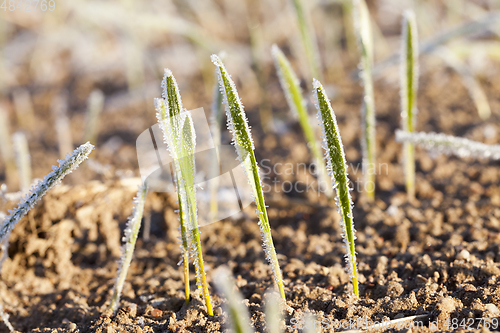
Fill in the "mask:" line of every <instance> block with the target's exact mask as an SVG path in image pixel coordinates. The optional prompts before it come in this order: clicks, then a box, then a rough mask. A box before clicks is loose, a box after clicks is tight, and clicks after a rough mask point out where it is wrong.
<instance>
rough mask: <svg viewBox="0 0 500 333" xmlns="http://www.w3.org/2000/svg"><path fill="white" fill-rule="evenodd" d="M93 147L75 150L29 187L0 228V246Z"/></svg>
mask: <svg viewBox="0 0 500 333" xmlns="http://www.w3.org/2000/svg"><path fill="white" fill-rule="evenodd" d="M93 149H94V146H93V145H91V144H90V143H89V142H87V143H84V144H83V145H81V146H80V147H78V148H76V149H75V150H74V151H73V152H72V153H71V154H67V155H66V158H65V159H64V160H62V161H59V167H52V171H51V172H50V173H49V174H48V175H46V176H45V177H44V178H43V180H41V181H39V182H38V183H37V184H35V185H33V186H32V187H31V190H30V192H29V193H28V194H27V195H26V196H25V197H24V198H23V199H22V200H21V201H20V202H19V204H18V206H17V208H16V209H14V210H12V211H9V213H10V215H9V216H7V217H6V218H5V219H4V221H3V223H2V225H1V226H0V244H1V243H2V242H3V241H4V238H5V237H6V236H7V235H9V234H10V232H11V231H12V229H14V226H15V225H16V224H17V222H19V221H20V220H21V218H22V217H23V216H24V215H26V214H27V213H28V212H29V211H30V209H31V208H33V206H34V205H35V203H36V202H37V201H38V200H40V199H41V198H42V197H43V196H44V195H45V194H46V193H47V192H48V191H49V190H50V189H51V188H52V187H54V186H55V185H57V184H59V183H60V182H61V180H62V179H63V178H64V177H65V176H66V175H67V174H69V173H71V172H73V170H75V169H76V168H77V167H78V166H79V165H80V164H81V163H82V162H83V161H85V160H86V159H87V157H88V156H89V154H90V153H91V152H92V150H93Z"/></svg>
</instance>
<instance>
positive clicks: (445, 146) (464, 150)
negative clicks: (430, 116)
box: [396, 130, 500, 160]
mask: <svg viewBox="0 0 500 333" xmlns="http://www.w3.org/2000/svg"><path fill="white" fill-rule="evenodd" d="M396 141H398V142H410V143H413V144H416V145H419V146H421V147H424V148H425V149H427V150H430V151H433V152H436V153H439V154H445V155H455V156H458V157H462V158H467V157H471V158H484V159H490V160H500V145H487V144H485V143H482V142H477V141H472V140H469V139H465V138H459V137H456V136H452V135H445V134H442V133H432V132H431V133H424V132H418V133H409V132H403V131H400V130H397V131H396Z"/></svg>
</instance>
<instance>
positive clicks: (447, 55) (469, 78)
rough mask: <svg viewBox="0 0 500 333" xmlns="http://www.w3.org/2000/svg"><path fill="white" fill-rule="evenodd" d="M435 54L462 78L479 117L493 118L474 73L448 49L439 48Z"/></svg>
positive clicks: (484, 118)
mask: <svg viewBox="0 0 500 333" xmlns="http://www.w3.org/2000/svg"><path fill="white" fill-rule="evenodd" d="M435 54H437V55H438V56H439V57H440V58H441V59H443V60H444V61H445V62H446V64H447V65H448V66H450V67H451V68H453V69H454V70H455V71H456V72H457V73H458V74H459V75H460V76H461V78H462V81H463V83H464V85H465V87H466V88H467V91H468V92H469V95H470V97H471V98H472V101H473V102H474V104H475V105H476V109H477V112H478V114H479V117H480V118H481V119H483V120H486V119H488V118H489V117H490V116H491V108H490V104H489V103H488V98H487V97H486V94H485V93H484V90H483V88H481V84H479V82H478V81H477V80H476V78H475V76H474V73H472V71H471V70H470V69H469V68H468V67H467V65H466V64H465V63H464V62H463V61H462V60H460V58H459V57H457V56H456V55H455V54H454V53H453V52H452V51H450V50H449V49H448V48H446V47H441V48H439V49H438V50H437V51H436V52H435Z"/></svg>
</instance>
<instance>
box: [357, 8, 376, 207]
mask: <svg viewBox="0 0 500 333" xmlns="http://www.w3.org/2000/svg"><path fill="white" fill-rule="evenodd" d="M353 15H354V25H355V30H356V32H357V36H358V45H359V49H360V51H361V64H360V67H361V74H360V75H361V79H362V81H363V86H364V96H363V107H362V108H361V118H362V126H363V127H362V133H363V135H362V140H361V147H362V149H363V175H364V182H365V185H364V186H365V190H366V194H367V197H368V199H369V200H373V199H374V198H375V173H374V172H371V170H370V169H371V168H375V100H374V94H373V78H372V67H373V37H372V29H371V20H370V13H369V12H368V7H367V6H366V3H365V1H364V0H354V6H353Z"/></svg>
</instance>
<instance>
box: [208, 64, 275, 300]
mask: <svg viewBox="0 0 500 333" xmlns="http://www.w3.org/2000/svg"><path fill="white" fill-rule="evenodd" d="M212 62H213V63H214V65H215V66H216V68H217V72H218V74H219V85H220V90H221V93H222V95H223V97H224V105H225V106H226V113H227V119H228V121H227V124H228V128H229V130H230V131H231V133H232V134H233V144H234V146H235V148H236V152H237V153H238V156H239V160H240V161H241V162H242V165H243V168H244V170H245V173H246V175H247V177H248V181H249V183H250V186H251V187H252V190H253V195H254V199H255V203H256V204H257V210H258V214H259V227H260V231H261V233H262V239H263V240H264V251H265V252H266V257H267V260H268V261H269V264H270V265H271V268H272V270H273V274H274V282H275V283H276V285H277V287H278V290H279V292H280V295H281V297H282V298H283V299H285V289H284V287H283V276H282V274H281V269H280V266H279V262H278V257H277V256H276V250H275V248H274V243H273V238H272V236H271V226H270V225H269V218H268V217H267V210H266V203H265V201H264V193H263V192H262V184H261V180H260V175H259V167H258V166H257V161H256V159H255V155H254V152H253V151H254V145H253V141H252V137H251V133H250V127H249V126H248V120H247V117H246V114H245V111H244V110H243V104H242V103H241V100H240V97H239V96H238V92H237V91H236V86H235V84H234V82H233V80H232V79H231V77H230V76H229V74H228V73H227V71H226V67H225V66H224V64H223V63H222V61H221V60H220V59H219V57H218V56H217V55H215V54H213V55H212Z"/></svg>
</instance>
